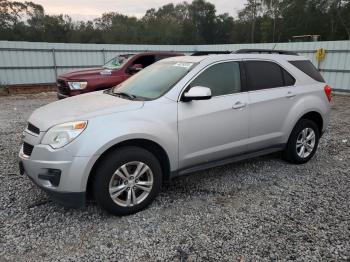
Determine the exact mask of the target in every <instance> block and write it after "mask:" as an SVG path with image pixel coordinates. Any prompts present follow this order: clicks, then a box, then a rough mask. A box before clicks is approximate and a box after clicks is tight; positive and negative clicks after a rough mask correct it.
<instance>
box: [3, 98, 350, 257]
mask: <svg viewBox="0 0 350 262" xmlns="http://www.w3.org/2000/svg"><path fill="white" fill-rule="evenodd" d="M53 100H55V97H54V95H53V94H46V95H40V96H31V97H25V96H12V97H0V179H1V183H0V195H1V198H0V261H52V260H60V261H71V260H78V259H80V260H84V261H94V260H120V261H129V260H130V261H155V260H158V261H163V260H167V261H194V260H210V261H212V260H220V261H255V260H265V261H270V260H297V261H302V260H303V261H305V260H307V261H320V260H323V261H336V260H337V261H349V260H350V96H336V97H335V99H334V105H333V111H332V118H331V123H330V128H329V129H328V132H327V133H326V134H325V135H324V137H323V139H322V141H321V144H320V148H319V150H318V153H317V154H316V156H315V157H314V158H313V159H312V160H311V161H310V162H309V163H307V164H305V165H301V166H295V165H290V164H287V163H285V162H283V161H282V160H280V157H279V154H273V155H269V156H265V157H260V158H256V159H252V160H248V161H243V162H239V163H235V164H232V165H227V166H223V167H219V168H214V169H210V170H207V171H204V172H198V173H196V174H193V175H191V176H188V177H183V178H178V179H176V180H175V181H174V182H173V183H172V184H171V185H167V186H165V187H164V189H163V191H162V193H161V194H160V196H159V197H158V198H157V199H156V201H155V202H154V203H153V204H152V205H151V206H150V208H148V209H147V210H145V211H143V212H140V213H138V214H135V215H132V216H128V217H122V218H120V217H113V216H111V215H109V214H107V213H106V212H104V211H102V210H101V209H100V208H99V207H97V206H96V205H95V204H93V203H90V204H89V205H88V206H87V207H86V208H84V209H65V208H63V207H61V206H59V205H58V204H55V203H53V202H51V201H50V200H48V199H47V196H46V195H45V193H43V192H41V191H40V190H39V189H37V188H36V186H34V185H33V184H32V183H31V181H29V179H27V178H26V177H23V176H21V175H19V171H18V168H17V153H18V150H19V146H20V138H21V133H22V131H23V130H24V127H25V124H26V119H27V118H28V116H29V114H30V113H31V112H32V111H33V110H34V109H35V108H37V107H40V106H42V105H45V104H47V103H49V102H51V101H53Z"/></svg>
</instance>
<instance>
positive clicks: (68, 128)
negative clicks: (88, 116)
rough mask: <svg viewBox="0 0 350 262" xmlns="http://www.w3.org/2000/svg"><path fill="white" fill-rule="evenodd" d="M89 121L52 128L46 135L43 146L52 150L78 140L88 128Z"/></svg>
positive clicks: (42, 142)
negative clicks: (47, 146)
mask: <svg viewBox="0 0 350 262" xmlns="http://www.w3.org/2000/svg"><path fill="white" fill-rule="evenodd" d="M86 126H87V121H77V122H69V123H64V124H60V125H57V126H54V127H51V128H50V129H49V131H47V133H46V134H45V136H44V138H43V140H42V141H41V144H43V145H50V146H51V147H52V148H55V149H57V148H61V147H64V146H65V145H67V144H69V143H70V142H72V141H73V140H74V139H75V138H77V137H78V136H79V135H80V134H81V133H82V132H83V131H84V130H85V128H86Z"/></svg>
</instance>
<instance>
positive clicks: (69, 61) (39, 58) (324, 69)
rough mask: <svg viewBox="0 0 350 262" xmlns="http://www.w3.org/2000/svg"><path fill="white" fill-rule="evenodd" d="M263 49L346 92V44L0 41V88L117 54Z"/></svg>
mask: <svg viewBox="0 0 350 262" xmlns="http://www.w3.org/2000/svg"><path fill="white" fill-rule="evenodd" d="M243 48H266V49H283V50H290V51H296V52H298V53H299V54H301V55H303V56H306V57H307V58H309V59H310V60H311V61H312V62H313V63H314V64H315V65H316V66H317V67H318V68H319V70H320V71H321V73H322V74H323V76H324V77H325V79H326V80H327V82H329V83H330V84H331V85H332V87H334V88H335V89H339V90H346V91H350V41H330V42H303V43H277V44H276V43H266V44H229V45H119V44H116V45H109V44H65V43H35V42H13V41H0V86H1V85H21V84H25V85H27V84H49V83H55V81H56V77H57V76H58V75H60V74H62V73H65V72H68V71H73V70H77V69H83V68H90V67H98V66H101V65H103V64H104V63H105V62H106V61H108V60H109V59H111V58H113V57H114V56H116V55H118V54H123V53H136V52H143V51H177V52H183V53H184V54H191V53H193V52H196V51H236V50H238V49H243ZM318 48H324V49H326V59H325V60H324V61H322V62H321V63H317V61H316V57H315V52H316V50H317V49H318Z"/></svg>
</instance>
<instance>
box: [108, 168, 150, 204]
mask: <svg viewBox="0 0 350 262" xmlns="http://www.w3.org/2000/svg"><path fill="white" fill-rule="evenodd" d="M152 186H153V173H152V170H151V169H150V167H149V166H148V165H146V164H145V163H143V162H140V161H133V162H128V163H126V164H124V165H122V166H120V167H119V168H118V169H117V170H116V171H115V172H114V174H113V176H112V178H111V180H110V182H109V195H110V197H111V198H112V200H113V201H114V202H115V203H116V204H117V205H119V206H122V207H131V206H135V205H138V204H140V203H141V202H142V201H144V200H145V199H146V198H147V196H148V195H149V194H150V192H151V190H152Z"/></svg>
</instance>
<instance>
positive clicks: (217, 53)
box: [191, 51, 232, 56]
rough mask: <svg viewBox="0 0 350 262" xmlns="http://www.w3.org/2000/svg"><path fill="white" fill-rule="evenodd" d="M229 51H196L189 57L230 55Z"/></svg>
mask: <svg viewBox="0 0 350 262" xmlns="http://www.w3.org/2000/svg"><path fill="white" fill-rule="evenodd" d="M231 53H232V52H231V51H197V52H194V53H193V54H192V55H191V56H201V55H221V54H231Z"/></svg>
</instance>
